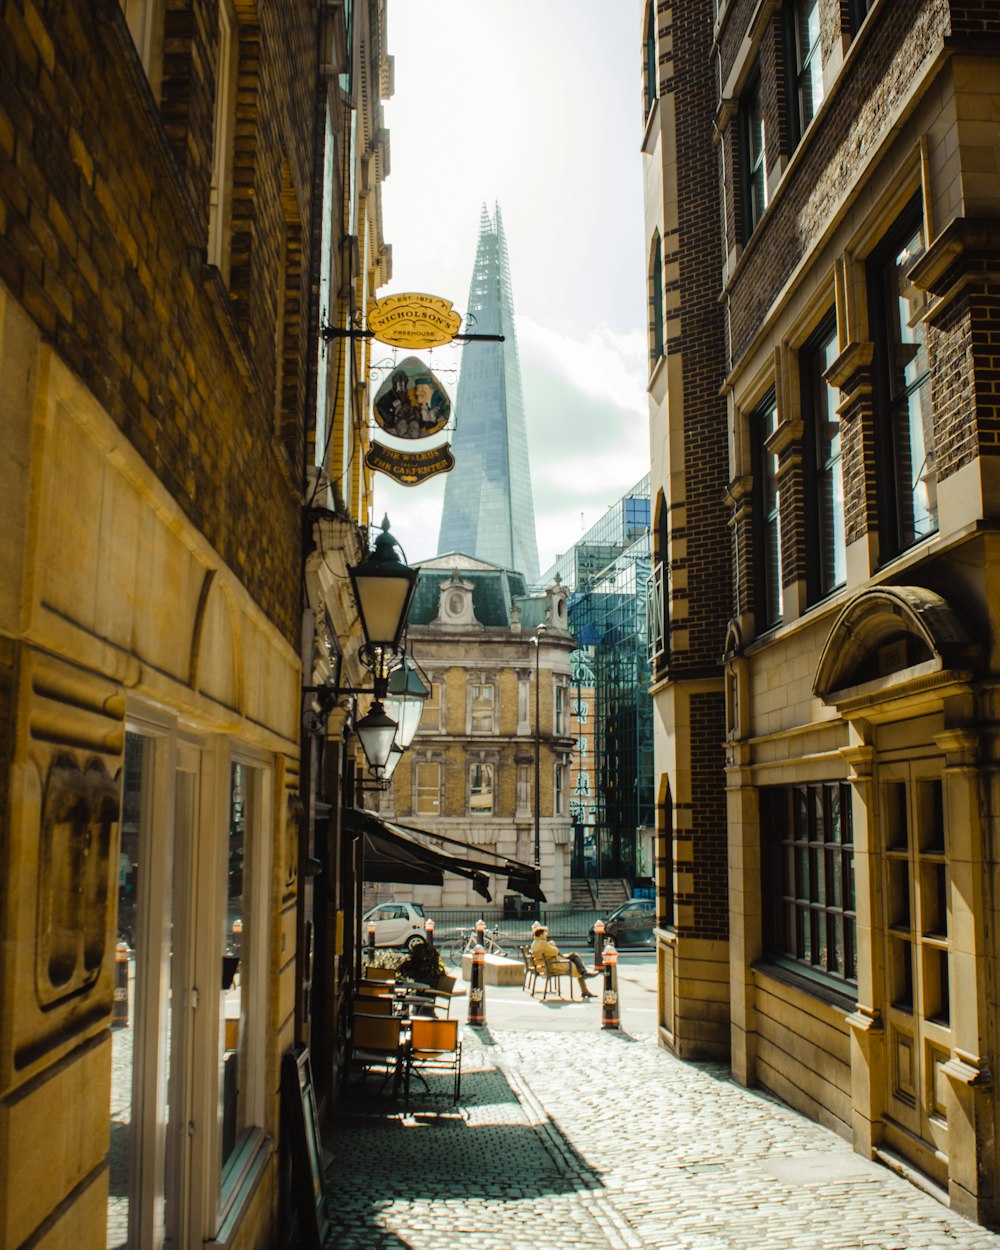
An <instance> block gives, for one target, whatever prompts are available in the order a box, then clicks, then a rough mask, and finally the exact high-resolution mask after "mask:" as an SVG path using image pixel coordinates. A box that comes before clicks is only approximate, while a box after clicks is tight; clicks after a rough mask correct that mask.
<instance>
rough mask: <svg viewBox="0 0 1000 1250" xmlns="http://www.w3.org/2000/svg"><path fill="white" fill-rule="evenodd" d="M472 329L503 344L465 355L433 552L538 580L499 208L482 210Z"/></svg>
mask: <svg viewBox="0 0 1000 1250" xmlns="http://www.w3.org/2000/svg"><path fill="white" fill-rule="evenodd" d="M468 311H469V313H470V314H471V315H470V317H469V329H470V330H471V331H472V332H473V333H476V334H502V335H503V336H504V341H503V342H502V343H489V342H482V341H479V342H477V341H473V342H470V343H468V344H467V346H466V347H465V350H464V352H463V355H462V368H461V371H460V373H459V378H458V397H457V402H456V404H455V433H454V438H453V440H452V449H453V451H454V453H455V467H454V469H453V470H452V471H451V473H450V474H449V475H448V481H447V485H446V486H445V495H444V511H443V513H442V516H441V534H440V538H439V539H438V554H439V555H444V554H446V553H448V552H451V551H461V552H464V553H465V554H466V555H471V556H476V557H477V558H478V559H480V560H487V561H489V562H490V563H492V564H499V565H501V566H502V567H503V568H508V569H514V570H516V571H517V572H519V573H523V574H524V577H525V579H526V580H527V582H528V583H529V585H531V584H535V583H537V581H538V544H537V540H536V537H535V508H534V504H533V502H532V497H531V475H530V472H529V469H528V437H527V431H526V427H525V419H524V397H523V394H522V392H521V365H520V362H519V360H518V354H517V335H516V333H515V329H514V299H513V296H512V294H511V285H510V266H509V263H508V260H507V241H506V239H505V237H504V232H503V222H502V220H501V217H500V207H499V205H497V206H495V208H494V215H493V217H492V219H491V218H490V215H489V213H488V211H487V209H486V205H485V204H484V205H483V214H482V220H481V222H480V227H479V244H478V246H477V248H476V263H475V267H474V268H473V271H472V282H471V283H470V286H469V303H468Z"/></svg>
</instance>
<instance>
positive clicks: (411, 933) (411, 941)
mask: <svg viewBox="0 0 1000 1250" xmlns="http://www.w3.org/2000/svg"><path fill="white" fill-rule="evenodd" d="M425 919H426V917H425V916H424V909H423V906H422V905H421V904H420V903H397V902H395V901H393V902H389V903H379V904H377V905H376V906H375V907H373V908H372V909H371V910H370V911H367V912H365V914H364V916H363V917H362V918H361V942H362V945H365V944H367V942H368V922H369V921H370V920H371V921H374V922H375V945H376V946H405V947H406V948H407V950H413V948H414V946H415V945H416V944H417V943H418V942H422V941H423V940H424V920H425Z"/></svg>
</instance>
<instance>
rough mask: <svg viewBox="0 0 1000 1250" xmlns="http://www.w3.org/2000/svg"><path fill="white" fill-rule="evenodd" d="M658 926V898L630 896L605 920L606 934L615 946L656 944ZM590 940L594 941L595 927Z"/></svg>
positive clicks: (591, 930)
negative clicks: (656, 927) (654, 932)
mask: <svg viewBox="0 0 1000 1250" xmlns="http://www.w3.org/2000/svg"><path fill="white" fill-rule="evenodd" d="M655 926H656V900H655V899H652V898H630V899H629V900H628V902H626V903H622V905H621V907H617V908H615V910H614V911H613V912H612V913H611V915H610V916H608V918H607V920H605V922H604V936H605V938H610V939H611V941H612V942H614V944H615V946H617V947H619V948H621V947H623V946H655V945H656V938H655V937H654V936H653V929H654V927H655ZM589 936H590V942H591V945H593V942H594V929H593V926H591V929H590V935H589Z"/></svg>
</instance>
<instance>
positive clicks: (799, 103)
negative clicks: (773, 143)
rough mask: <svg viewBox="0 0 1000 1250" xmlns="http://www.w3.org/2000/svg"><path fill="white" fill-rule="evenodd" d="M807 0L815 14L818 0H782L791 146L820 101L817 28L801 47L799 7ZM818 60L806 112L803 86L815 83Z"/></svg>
mask: <svg viewBox="0 0 1000 1250" xmlns="http://www.w3.org/2000/svg"><path fill="white" fill-rule="evenodd" d="M807 3H808V4H811V5H812V7H813V11H814V12H815V13H816V15H817V17H819V15H820V11H821V9H822V5H821V3H820V0H785V52H786V56H785V60H786V63H787V81H788V84H789V91H788V123H789V137H790V140H791V148H792V150H793V151H794V149H795V148H796V147H798V145H799V142H800V141H801V139H802V136H803V135H804V134H805V132H806V131H807V130H808V129H809V123H810V122H811V121H812V119H813V118H814V117H815V116H816V114H817V113H818V112H819V108H820V105H821V104H822V103H823V99H824V92H823V50H822V46H821V30H817V33H816V41H815V43H812V44H810V45H809V47H808V48H806V49H805V50H803V47H802V21H801V18H802V11H803V7H804V5H805V4H807ZM814 60H818V61H819V73H820V78H819V98H818V99H815V100H813V102H812V106H811V111H810V112H809V115H808V116H806V107H805V94H804V87H805V85H806V84H807V83H808V84H809V85H815V84H814V82H813V79H812V64H813V61H814Z"/></svg>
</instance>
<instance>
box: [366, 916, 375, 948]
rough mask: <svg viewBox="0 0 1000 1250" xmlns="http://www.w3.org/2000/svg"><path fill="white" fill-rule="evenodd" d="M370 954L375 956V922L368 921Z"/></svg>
mask: <svg viewBox="0 0 1000 1250" xmlns="http://www.w3.org/2000/svg"><path fill="white" fill-rule="evenodd" d="M368 954H369V955H374V954H375V921H374V920H369V921H368Z"/></svg>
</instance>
